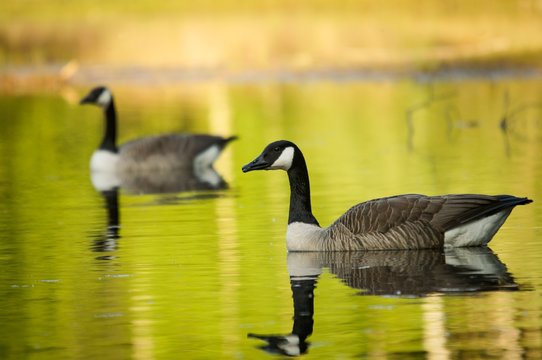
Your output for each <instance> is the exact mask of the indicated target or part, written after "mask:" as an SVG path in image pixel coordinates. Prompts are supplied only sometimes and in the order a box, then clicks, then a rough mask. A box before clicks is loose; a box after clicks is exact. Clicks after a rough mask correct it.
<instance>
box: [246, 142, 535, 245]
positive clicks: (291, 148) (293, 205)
mask: <svg viewBox="0 0 542 360" xmlns="http://www.w3.org/2000/svg"><path fill="white" fill-rule="evenodd" d="M278 169H280V170H284V171H286V172H287V173H288V178H289V180H290V214H289V218H288V231H287V233H286V243H287V247H288V250H289V251H349V250H390V249H424V248H442V247H466V246H484V245H487V243H488V242H489V241H490V240H491V238H492V237H493V236H494V235H495V233H496V232H497V230H498V229H499V228H500V227H501V225H502V224H503V223H504V221H505V220H506V218H507V217H508V215H510V212H511V211H512V209H513V208H514V207H515V206H516V205H524V204H528V203H530V202H532V200H530V199H527V198H518V197H515V196H511V195H495V196H492V195H478V194H458V195H442V196H425V195H418V194H408V195H398V196H392V197H385V198H381V199H375V200H370V201H367V202H363V203H360V204H357V205H355V206H353V207H352V208H350V209H349V210H348V211H347V212H346V213H345V214H343V215H342V216H341V217H339V218H338V219H337V220H336V221H335V222H334V223H333V224H331V225H330V226H328V227H327V228H322V227H320V225H319V224H318V221H317V220H316V218H315V217H314V215H313V214H312V210H311V197H310V185H309V173H308V171H307V165H306V163H305V158H304V157H303V154H302V153H301V150H299V148H298V147H297V145H295V144H294V143H292V142H290V141H286V140H280V141H276V142H273V143H271V144H269V145H268V146H267V147H266V148H265V149H264V150H263V152H262V153H261V154H260V156H258V157H257V158H256V159H255V160H253V161H252V162H250V163H248V164H247V165H245V166H243V172H249V171H253V170H278Z"/></svg>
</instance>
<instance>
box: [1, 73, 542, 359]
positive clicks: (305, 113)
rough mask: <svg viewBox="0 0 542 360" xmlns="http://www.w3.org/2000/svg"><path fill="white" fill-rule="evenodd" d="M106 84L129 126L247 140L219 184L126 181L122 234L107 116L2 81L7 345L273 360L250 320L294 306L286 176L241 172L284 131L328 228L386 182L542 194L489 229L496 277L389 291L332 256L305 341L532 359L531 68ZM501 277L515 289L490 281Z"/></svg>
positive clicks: (337, 348)
mask: <svg viewBox="0 0 542 360" xmlns="http://www.w3.org/2000/svg"><path fill="white" fill-rule="evenodd" d="M113 89H114V90H115V91H116V95H117V106H118V110H119V117H120V125H119V132H120V134H119V135H120V140H121V141H125V140H129V139H131V138H134V137H137V136H139V135H143V134H154V133H162V132H169V131H194V132H211V133H216V134H221V135H231V134H236V135H239V137H240V139H239V141H237V142H235V143H232V144H231V146H230V147H228V148H227V150H226V151H225V153H224V154H223V155H222V156H221V158H220V159H219V161H218V163H217V166H216V167H217V170H218V171H219V172H220V174H221V175H222V176H223V177H224V179H225V180H226V181H227V182H228V184H229V187H228V188H227V189H222V190H219V191H215V192H190V191H189V192H184V193H175V194H161V195H143V196H135V195H133V194H131V193H128V192H126V191H123V190H122V189H121V191H120V194H119V195H118V216H119V221H118V222H119V223H120V228H119V229H118V232H117V230H112V229H114V228H113V227H112V226H114V225H115V221H114V220H111V216H113V215H112V214H113V213H114V212H113V211H111V209H109V210H108V209H107V206H106V204H107V203H108V202H107V201H106V199H105V198H104V197H103V196H102V194H100V193H99V192H97V191H96V190H95V189H93V187H92V184H91V181H90V178H89V172H88V162H89V158H90V155H91V153H92V151H93V150H94V147H95V146H96V145H97V144H98V142H99V140H100V135H101V131H102V127H103V123H102V119H101V115H100V113H99V112H98V111H92V110H91V109H89V108H82V107H79V106H78V105H77V100H78V98H79V96H80V95H82V94H83V93H84V92H85V91H86V90H88V89H76V90H73V89H66V90H64V91H63V92H61V93H53V94H46V93H37V94H31V95H24V96H22V95H7V94H4V95H2V96H0V119H1V120H0V126H1V132H0V140H1V141H0V214H1V216H0V268H1V269H2V271H1V272H0V298H1V299H2V303H1V305H2V306H0V323H1V324H2V333H1V335H2V336H1V337H0V357H2V358H51V359H62V358H82V359H85V358H89V359H92V358H99V357H102V358H116V359H123V358H135V359H152V358H160V359H162V358H164V359H165V358H178V357H180V356H182V357H183V358H194V359H209V358H258V357H263V356H266V355H264V353H263V352H262V351H261V350H260V349H258V346H259V345H261V344H262V343H261V342H259V341H258V340H254V339H247V334H248V333H256V334H269V333H276V334H285V333H287V332H289V331H290V330H291V326H292V315H293V313H294V308H293V302H292V290H291V288H290V279H289V271H288V267H287V256H286V252H285V240H284V234H285V229H286V221H287V216H288V214H287V208H288V205H287V202H288V185H287V179H286V177H285V176H283V174H277V173H258V174H242V173H241V171H240V167H241V166H242V165H243V164H245V163H246V162H247V161H249V160H251V159H252V158H253V157H254V156H255V155H257V154H258V153H259V152H260V151H261V149H262V148H263V146H264V145H266V144H267V143H268V142H270V141H272V140H276V139H278V138H287V139H291V140H294V141H296V143H298V144H299V145H300V146H301V147H302V149H303V150H304V153H305V156H306V158H307V161H308V165H309V171H310V174H311V184H312V186H313V206H314V212H315V215H316V216H317V217H318V219H319V220H320V222H321V223H322V224H328V223H329V222H331V221H333V220H334V219H335V218H336V217H337V216H338V215H339V214H341V213H342V212H344V211H345V210H346V209H347V208H348V207H350V206H351V205H353V204H354V203H356V202H359V201H362V200H366V199H370V198H375V197H379V196H386V195H392V194H398V193H412V192H416V193H427V194H440V193H454V192H481V193H511V194H514V195H518V196H529V197H530V198H533V199H534V200H535V203H533V204H531V205H529V206H525V207H520V208H517V209H516V210H514V212H513V214H512V216H511V217H510V218H509V220H508V221H507V223H506V224H505V226H504V227H503V228H502V230H501V231H500V232H499V233H498V234H497V236H496V237H495V238H494V239H493V240H492V242H491V248H492V249H493V252H494V253H495V255H496V257H497V258H498V261H499V263H502V266H505V271H504V274H505V275H503V276H504V277H502V278H500V279H501V280H499V281H500V283H498V284H497V285H498V286H496V287H495V288H494V289H491V290H492V291H486V292H476V291H469V293H471V295H468V296H455V295H454V296H450V295H446V294H445V293H444V292H443V291H442V289H441V290H439V289H438V288H432V289H431V290H430V291H426V292H424V293H423V294H419V293H418V294H416V296H414V297H412V296H408V297H401V296H392V297H390V296H385V295H389V294H387V293H378V292H375V293H374V294H373V293H372V292H371V291H369V290H368V287H367V286H361V287H358V288H356V286H353V285H352V283H350V282H349V281H348V280H345V278H344V277H341V276H340V275H339V277H340V278H338V277H337V272H336V271H333V268H332V269H331V271H330V270H329V269H328V268H327V265H325V264H324V268H323V270H322V274H321V275H320V276H319V278H318V286H317V287H316V289H315V290H314V295H315V297H314V328H313V331H312V335H311V336H310V337H309V338H308V341H309V342H310V343H311V346H310V348H309V351H308V353H307V355H306V356H308V357H314V358H357V357H362V358H371V359H373V358H374V359H376V358H386V357H391V358H393V357H423V356H427V357H442V358H457V357H461V356H465V357H468V358H482V357H490V356H494V357H504V358H519V357H522V356H524V357H531V358H536V357H539V356H540V355H541V344H542V340H541V339H542V332H541V323H542V321H541V301H540V288H541V287H542V269H541V267H540V263H541V260H542V255H541V254H542V245H541V243H540V238H541V235H542V232H541V230H540V229H541V224H542V215H541V211H540V205H539V203H540V201H539V200H538V199H540V197H541V195H542V185H540V181H539V179H540V177H541V175H542V174H541V171H542V161H541V160H540V153H541V150H542V149H541V148H542V127H541V126H542V107H541V106H540V104H542V91H541V90H542V84H540V82H538V81H528V80H499V81H481V80H480V81H475V80H468V81H457V82H438V83H434V84H432V85H428V84H425V83H413V82H408V81H405V82H375V83H349V82H344V83H333V82H308V83H301V84H300V83H297V84H260V85H228V84H222V83H216V84H205V85H190V86H186V87H183V88H175V87H171V88H151V89H144V88H137V89H128V88H122V87H113ZM93 110H94V109H93ZM504 130H506V131H504ZM109 204H110V205H111V201H110V202H109ZM108 217H109V219H108ZM398 257H399V258H400V256H398ZM393 260H394V257H393V256H391V257H390V261H393ZM369 262H370V261H369V260H367V261H366V262H364V264H367V263H369ZM356 264H357V265H356V266H358V265H359V264H358V263H356ZM359 266H360V268H363V266H364V265H359ZM501 270H502V269H501ZM400 272H401V271H400ZM423 278H424V277H423V276H422V279H423ZM510 279H512V280H510ZM511 283H512V284H517V286H518V287H519V289H520V291H502V289H501V288H502V287H508V286H507V285H510V284H511ZM413 286H414V287H416V286H417V285H416V284H415V283H414V284H413ZM442 286H445V285H442ZM360 288H363V289H365V291H363V290H361V289H360ZM499 289H501V291H499ZM521 290H529V291H521ZM360 291H362V292H363V293H364V294H365V295H366V296H356V295H359V293H360ZM473 293H474V294H473ZM410 295H412V294H410Z"/></svg>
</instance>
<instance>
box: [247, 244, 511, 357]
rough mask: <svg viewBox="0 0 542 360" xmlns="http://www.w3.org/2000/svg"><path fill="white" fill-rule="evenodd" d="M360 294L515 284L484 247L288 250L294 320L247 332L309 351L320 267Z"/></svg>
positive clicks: (270, 348)
mask: <svg viewBox="0 0 542 360" xmlns="http://www.w3.org/2000/svg"><path fill="white" fill-rule="evenodd" d="M324 267H325V268H329V271H330V273H332V274H334V275H335V276H336V277H337V278H339V279H340V280H341V281H343V282H344V283H345V284H346V285H348V286H350V287H352V288H355V289H359V290H360V292H359V295H380V296H396V297H423V296H427V295H429V294H435V293H441V294H465V293H474V292H481V291H501V290H518V288H519V287H518V285H517V284H516V283H515V281H514V278H513V277H512V276H511V275H510V274H509V273H508V271H507V269H506V266H505V265H504V264H503V263H502V262H501V261H500V260H499V259H498V258H497V256H496V255H495V254H494V253H493V251H491V249H489V248H487V247H478V248H453V249H446V250H399V251H367V252H291V253H289V254H288V271H289V274H290V284H291V289H292V294H293V300H294V317H293V320H294V324H293V328H292V331H291V332H290V333H287V334H275V335H263V334H248V336H249V337H251V338H256V339H260V340H263V341H265V342H266V344H265V345H261V346H259V348H260V349H262V350H265V351H267V352H269V353H274V354H282V355H288V356H297V355H301V354H304V353H306V352H307V351H308V348H309V344H310V343H309V342H308V341H307V338H308V337H309V336H310V335H311V334H312V331H313V323H314V321H313V316H314V289H315V287H316V282H317V279H318V277H319V275H320V273H321V271H322V268H324Z"/></svg>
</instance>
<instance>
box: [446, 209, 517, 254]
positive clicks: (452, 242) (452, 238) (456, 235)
mask: <svg viewBox="0 0 542 360" xmlns="http://www.w3.org/2000/svg"><path fill="white" fill-rule="evenodd" d="M511 211H512V208H509V209H505V210H502V211H501V212H498V213H496V214H493V215H491V216H488V217H485V218H482V219H480V220H478V221H473V222H470V223H468V224H465V225H462V226H459V227H456V228H454V229H451V230H448V231H446V233H444V246H450V247H463V246H482V245H486V244H487V243H488V242H489V241H490V240H491V238H492V237H493V235H495V233H496V232H497V230H499V228H500V227H501V225H502V224H503V223H504V221H505V220H506V218H507V217H508V215H510V212H511Z"/></svg>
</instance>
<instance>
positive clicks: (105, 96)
mask: <svg viewBox="0 0 542 360" xmlns="http://www.w3.org/2000/svg"><path fill="white" fill-rule="evenodd" d="M112 100H113V94H112V93H111V90H109V89H108V88H106V87H105V86H98V87H95V88H94V89H92V90H91V91H90V92H89V93H88V94H87V95H86V96H85V97H84V98H82V99H81V101H80V102H79V103H80V104H94V105H97V106H100V107H102V108H105V107H107V106H108V105H109V104H110V103H111V101H112Z"/></svg>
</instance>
